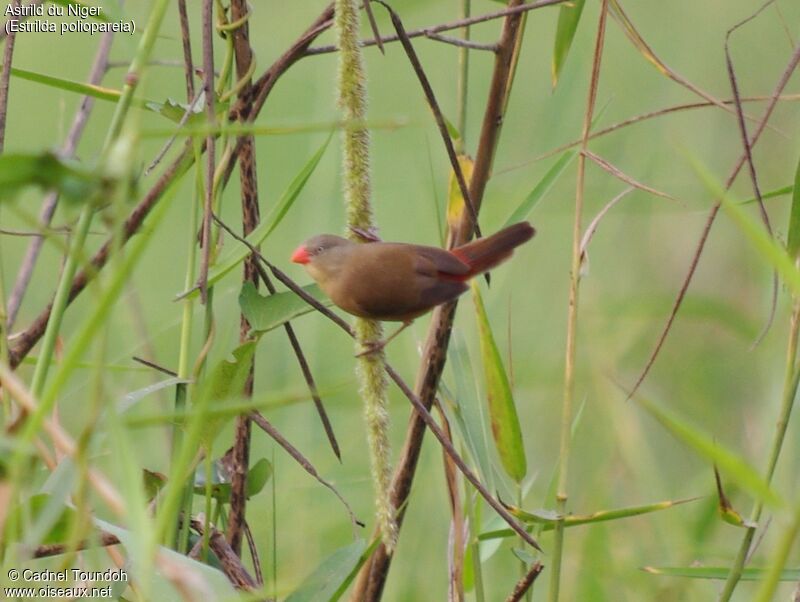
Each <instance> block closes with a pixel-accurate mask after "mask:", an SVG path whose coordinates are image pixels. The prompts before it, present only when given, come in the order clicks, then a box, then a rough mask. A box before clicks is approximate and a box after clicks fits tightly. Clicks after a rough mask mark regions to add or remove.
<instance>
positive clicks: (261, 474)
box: [194, 458, 272, 503]
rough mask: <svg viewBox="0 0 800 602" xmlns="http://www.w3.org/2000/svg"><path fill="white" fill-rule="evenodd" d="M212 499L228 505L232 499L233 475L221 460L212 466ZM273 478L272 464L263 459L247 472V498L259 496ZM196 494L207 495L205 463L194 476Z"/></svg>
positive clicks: (215, 461) (199, 466)
mask: <svg viewBox="0 0 800 602" xmlns="http://www.w3.org/2000/svg"><path fill="white" fill-rule="evenodd" d="M211 466H212V472H211V497H213V498H214V499H216V500H217V501H219V502H223V503H227V502H229V501H230V499H231V474H230V471H229V470H228V469H227V467H226V465H225V463H224V462H222V461H221V460H220V459H217V460H214V462H213V463H212V464H211ZM271 476H272V464H270V462H269V460H267V459H266V458H261V459H260V460H259V461H258V462H256V463H255V464H253V466H251V467H250V469H249V470H248V471H247V491H246V495H247V498H248V499H249V498H251V497H253V496H254V495H256V494H258V493H259V492H260V491H261V490H262V489H264V486H265V485H266V484H267V481H269V478H270V477H271ZM194 492H195V493H196V494H198V495H205V493H206V469H205V465H204V464H203V463H200V465H198V467H197V469H196V470H195V475H194Z"/></svg>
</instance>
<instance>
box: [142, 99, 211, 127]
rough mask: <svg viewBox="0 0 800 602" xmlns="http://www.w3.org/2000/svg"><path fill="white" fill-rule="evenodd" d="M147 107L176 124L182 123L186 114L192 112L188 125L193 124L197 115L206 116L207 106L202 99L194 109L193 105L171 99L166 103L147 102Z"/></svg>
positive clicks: (195, 104)
mask: <svg viewBox="0 0 800 602" xmlns="http://www.w3.org/2000/svg"><path fill="white" fill-rule="evenodd" d="M145 106H146V107H147V108H148V109H150V110H151V111H153V112H154V113H158V114H159V115H161V116H162V117H166V118H167V119H169V120H170V121H174V122H175V123H180V122H181V121H182V120H183V116H184V115H185V114H186V111H191V115H190V116H189V120H188V121H187V123H192V120H193V119H194V118H195V116H197V115H200V116H204V115H205V104H204V103H203V101H202V99H199V100H198V101H197V102H195V103H194V108H192V106H193V105H192V104H187V103H184V102H178V101H177V100H173V99H171V98H168V99H167V100H165V101H164V102H153V101H147V102H146V103H145ZM203 122H205V119H203Z"/></svg>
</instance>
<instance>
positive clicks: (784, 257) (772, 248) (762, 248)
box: [690, 157, 800, 296]
mask: <svg viewBox="0 0 800 602" xmlns="http://www.w3.org/2000/svg"><path fill="white" fill-rule="evenodd" d="M690 161H691V163H692V167H693V168H694V170H695V171H696V172H697V174H698V175H699V176H700V179H701V180H702V182H703V184H704V185H705V187H706V188H707V189H708V191H709V192H710V193H711V194H712V195H713V196H714V197H715V198H717V199H719V202H720V203H722V207H723V208H724V209H725V211H727V212H728V215H730V217H731V218H733V221H734V222H735V223H736V225H737V226H739V228H740V229H741V230H742V232H743V233H744V235H745V236H746V237H747V238H748V239H749V240H750V243H751V244H752V245H753V247H754V248H755V249H756V251H757V252H758V254H759V255H760V256H761V257H762V258H763V259H764V260H765V261H766V262H768V263H769V264H771V265H772V267H774V268H775V269H776V270H777V271H778V273H779V274H780V275H781V277H782V278H783V280H784V282H786V284H787V285H788V286H789V287H790V288H791V289H792V292H793V294H795V295H798V296H800V271H798V269H797V267H796V266H795V264H794V260H793V258H790V257H789V255H788V254H787V253H786V250H785V249H784V248H783V247H782V246H781V245H780V244H778V243H777V242H776V241H775V240H773V239H772V238H771V237H770V236H769V234H768V233H767V232H766V230H765V229H764V226H763V225H762V224H760V223H758V222H757V221H756V220H754V219H753V218H752V217H750V216H749V215H747V213H745V211H744V210H743V209H742V207H741V206H740V204H739V203H737V202H736V201H734V200H732V199H731V197H730V195H729V194H728V192H727V191H726V190H725V189H724V188H723V187H722V186H721V185H720V184H719V182H717V181H716V179H715V178H714V177H713V176H711V174H710V173H709V172H708V170H707V169H706V168H705V166H703V165H701V164H700V163H699V162H698V161H697V160H695V159H693V158H692V157H690ZM793 205H794V203H793Z"/></svg>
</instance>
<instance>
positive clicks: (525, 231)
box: [452, 222, 536, 278]
mask: <svg viewBox="0 0 800 602" xmlns="http://www.w3.org/2000/svg"><path fill="white" fill-rule="evenodd" d="M534 234H536V230H534V228H533V226H531V225H530V224H529V223H528V222H520V223H518V224H514V225H512V226H509V227H508V228H504V229H503V230H500V231H499V232H495V233H494V234H492V235H491V236H487V237H486V238H479V239H478V240H474V241H472V242H471V243H467V244H466V245H463V246H461V247H456V248H455V249H453V251H452V253H453V254H454V255H455V256H456V257H458V258H459V259H460V260H461V261H463V262H464V263H466V264H467V265H469V267H470V271H469V274H468V275H467V278H472V277H474V276H477V275H478V274H482V273H483V272H485V271H487V270H491V269H492V268H493V267H495V266H496V265H498V264H500V263H502V262H503V261H505V260H506V259H508V258H509V257H511V254H512V253H513V252H514V249H515V248H517V247H518V246H519V245H521V244H523V243H525V242H528V241H529V240H530V239H531V238H532V237H533V235H534Z"/></svg>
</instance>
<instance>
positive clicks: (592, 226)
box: [580, 186, 634, 263]
mask: <svg viewBox="0 0 800 602" xmlns="http://www.w3.org/2000/svg"><path fill="white" fill-rule="evenodd" d="M633 191H634V188H633V186H630V187H628V188H626V189H625V190H623V191H622V192H620V193H619V194H618V195H617V196H615V197H614V198H613V199H611V200H610V201H609V202H608V203H606V204H605V205H604V206H603V208H602V209H601V210H600V212H599V213H598V214H597V215H596V216H595V217H594V219H593V220H592V221H591V222H589V225H588V226H586V231H585V232H584V233H583V238H581V245H580V254H581V263H583V262H584V261H586V250H587V249H588V248H589V243H590V242H591V240H592V237H593V236H594V233H595V232H596V231H597V226H599V225H600V222H601V221H602V219H603V218H604V217H605V215H606V213H608V212H609V211H610V210H611V208H612V207H613V206H614V205H616V204H617V203H618V202H620V201H621V200H622V199H623V198H624V197H625V196H627V195H628V194H629V193H631V192H633Z"/></svg>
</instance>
